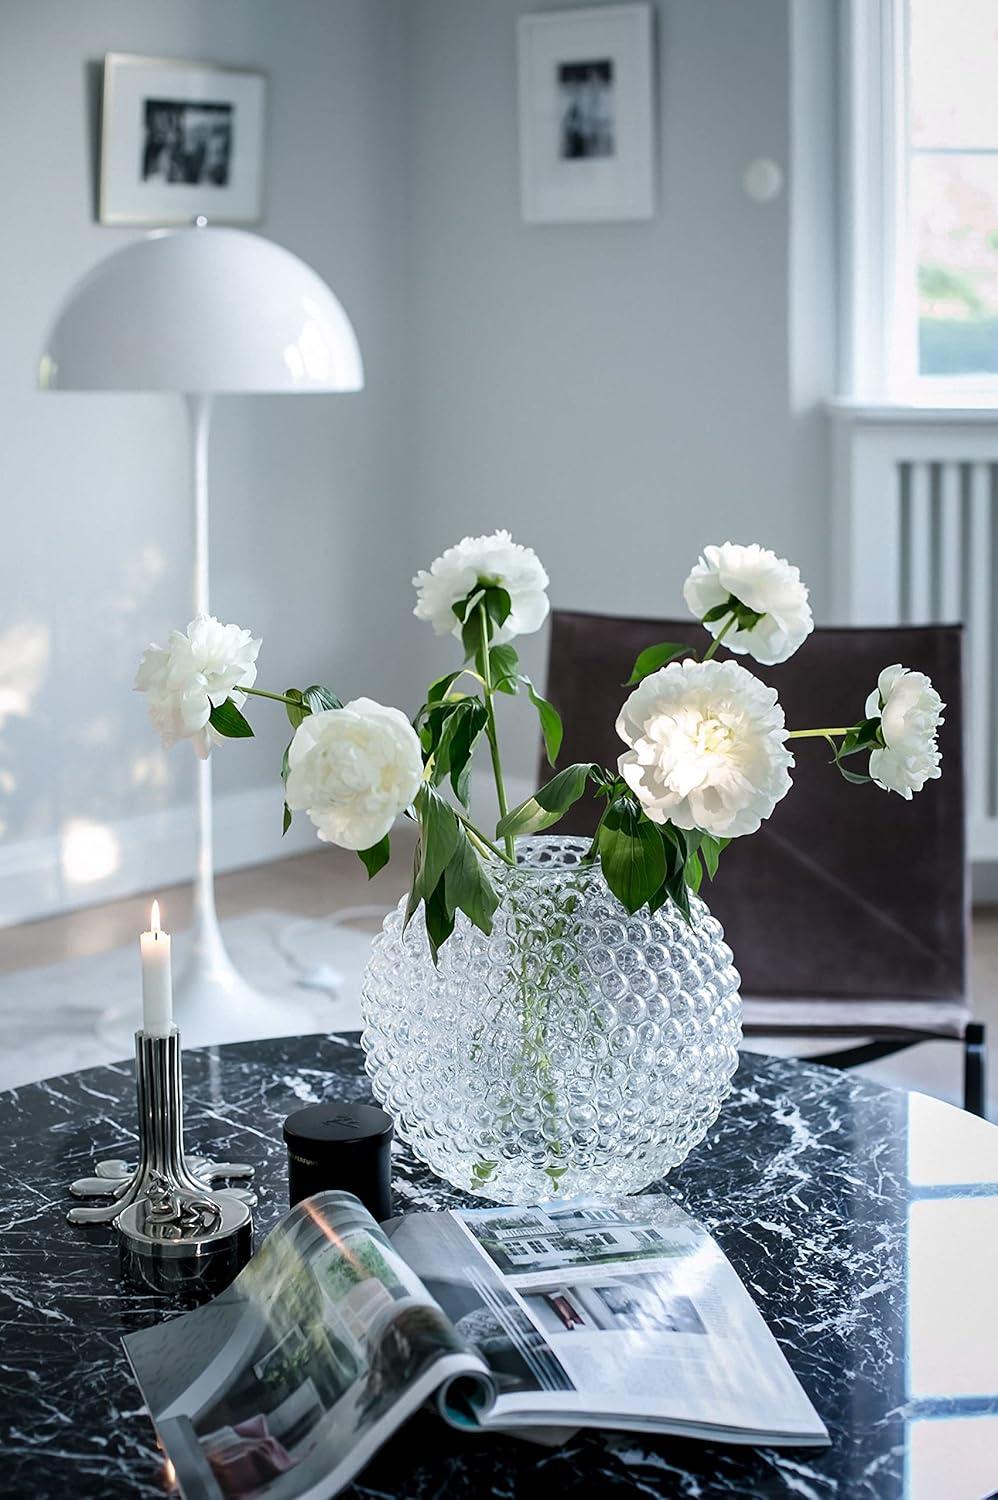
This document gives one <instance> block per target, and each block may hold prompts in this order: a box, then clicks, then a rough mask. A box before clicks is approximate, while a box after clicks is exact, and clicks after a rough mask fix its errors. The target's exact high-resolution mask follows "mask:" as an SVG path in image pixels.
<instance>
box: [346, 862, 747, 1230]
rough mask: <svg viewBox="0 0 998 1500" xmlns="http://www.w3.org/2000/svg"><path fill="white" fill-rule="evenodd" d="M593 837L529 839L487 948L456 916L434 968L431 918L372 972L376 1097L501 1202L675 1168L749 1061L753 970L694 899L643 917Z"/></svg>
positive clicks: (404, 1127)
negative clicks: (622, 897) (609, 878)
mask: <svg viewBox="0 0 998 1500" xmlns="http://www.w3.org/2000/svg"><path fill="white" fill-rule="evenodd" d="M588 847H589V840H588V839H582V838H568V837H553V836H547V837H543V836H542V837H539V838H531V839H521V840H520V841H519V844H518V846H517V859H518V863H517V866H516V868H515V869H509V868H504V869H503V871H502V873H501V874H500V875H499V876H498V877H497V888H498V889H499V890H500V892H501V897H502V899H501V904H500V906H499V909H498V910H497V912H496V914H495V921H494V927H493V932H492V935H491V936H490V937H486V936H485V935H484V934H483V933H481V932H479V930H478V929H477V928H476V927H474V926H472V924H471V923H470V922H469V921H468V920H467V919H466V918H465V917H464V916H463V914H461V913H460V912H459V913H458V919H457V925H456V927H455V929H454V933H453V935H452V937H451V938H450V939H449V940H448V941H447V942H446V943H445V944H444V946H443V948H442V949H441V952H440V963H439V967H436V968H435V967H434V965H433V961H432V959H431V957H430V952H429V947H428V944H427V940H426V929H425V926H424V923H423V916H422V907H420V909H419V911H418V912H417V913H416V915H415V916H414V917H413V919H412V921H411V922H410V923H409V926H408V928H407V929H406V931H405V932H404V933H403V930H402V920H403V914H404V910H405V901H404V900H403V901H400V902H399V905H398V908H397V909H396V910H395V911H393V912H390V913H389V915H388V917H387V918H386V919H385V924H384V927H383V929H382V931H381V932H380V934H379V935H378V936H377V937H376V938H375V940H374V946H373V950H372V953H371V957H370V960H369V962H368V965H367V970H366V973H365V976H364V991H363V995H364V998H363V1012H364V1021H365V1031H364V1036H363V1044H364V1048H365V1051H366V1053H367V1071H368V1073H369V1074H370V1077H371V1082H372V1086H373V1089H374V1093H375V1095H376V1097H377V1098H378V1099H379V1100H380V1101H381V1103H382V1104H383V1105H384V1106H385V1108H386V1109H387V1110H389V1112H390V1113H391V1114H392V1115H393V1116H394V1119H395V1125H396V1129H397V1131H398V1133H399V1135H400V1136H401V1137H402V1138H403V1140H405V1141H408V1143H409V1145H410V1146H411V1147H412V1150H413V1151H414V1152H415V1154H416V1155H417V1156H418V1157H419V1158H420V1160H422V1161H424V1162H426V1163H427V1165H428V1166H430V1167H431V1168H432V1169H433V1171H435V1172H437V1173H438V1174H439V1175H440V1176H441V1177H444V1178H446V1179H447V1180H448V1181H449V1182H451V1183H453V1184H454V1185H455V1187H459V1188H462V1189H464V1190H466V1191H470V1192H472V1193H477V1194H480V1195H481V1196H482V1197H485V1198H491V1199H494V1200H496V1201H497V1202H501V1203H531V1202H537V1201H538V1200H540V1199H543V1198H550V1197H551V1196H552V1195H553V1194H555V1193H557V1194H559V1195H573V1194H580V1193H596V1192H599V1193H609V1192H615V1193H630V1192H637V1191H638V1190H639V1189H640V1188H643V1187H646V1186H647V1184H648V1183H650V1182H653V1181H655V1179H656V1178H659V1177H661V1176H663V1175H664V1174H665V1173H666V1172H668V1171H669V1170H670V1169H671V1168H672V1167H674V1166H676V1165H677V1164H678V1163H679V1162H681V1161H682V1160H683V1158H684V1157H685V1156H686V1155H687V1153H688V1152H689V1151H690V1150H691V1148H692V1147H693V1146H695V1145H696V1143H697V1142H698V1141H699V1140H701V1139H702V1138H703V1136H704V1135H705V1133H706V1131H707V1130H708V1128H709V1126H710V1125H711V1124H712V1122H713V1121H714V1119H715V1118H716V1117H717V1114H718V1111H719V1109H720V1106H721V1101H722V1099H723V1098H724V1096H725V1094H726V1093H727V1092H728V1090H729V1088H730V1086H731V1076H732V1074H733V1073H734V1071H735V1069H736V1067H737V1066H738V1054H737V1051H736V1048H737V1045H738V1042H739V1039H740V1037H741V1002H740V1000H739V996H738V983H739V980H738V974H737V973H736V971H735V969H734V968H733V966H732V962H731V959H732V955H731V950H730V948H729V947H728V946H727V944H726V943H725V942H724V934H723V932H722V931H721V925H720V923H719V922H718V921H717V920H716V918H714V917H712V916H711V914H710V912H709V911H708V909H707V907H706V905H705V904H704V903H703V901H701V900H700V899H699V898H698V897H695V896H693V895H691V897H690V906H691V909H692V918H693V921H692V926H690V925H688V924H687V923H686V922H685V921H684V919H683V918H682V916H681V915H680V914H679V912H678V911H677V910H676V909H675V907H674V906H673V905H672V903H671V902H666V904H665V905H664V906H663V907H661V908H660V909H659V910H658V911H657V912H656V913H655V914H654V916H649V915H648V912H647V910H645V911H643V912H641V913H639V914H638V915H637V916H629V915H628V913H627V912H626V911H625V910H624V908H623V907H622V906H621V905H620V903H619V902H618V901H617V899H616V897H615V896H613V895H611V893H610V891H609V890H608V888H607V885H606V882H605V880H604V879H603V875H602V872H601V870H600V868H599V865H598V864H596V865H591V864H582V863H581V860H582V856H583V855H584V854H585V852H586V850H587V849H588Z"/></svg>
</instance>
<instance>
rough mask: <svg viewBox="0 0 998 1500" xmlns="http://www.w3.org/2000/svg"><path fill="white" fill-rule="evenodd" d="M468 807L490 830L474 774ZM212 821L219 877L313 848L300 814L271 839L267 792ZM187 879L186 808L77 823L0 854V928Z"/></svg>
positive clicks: (522, 793)
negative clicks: (475, 807)
mask: <svg viewBox="0 0 998 1500" xmlns="http://www.w3.org/2000/svg"><path fill="white" fill-rule="evenodd" d="M534 790H535V788H534V786H533V784H532V783H530V782H529V781H528V780H527V778H526V777H518V776H513V777H510V778H509V783H508V787H507V791H508V794H509V801H510V805H511V806H514V807H515V806H516V804H517V803H519V802H522V801H523V800H524V798H526V797H529V796H530V793H531V792H532V791H534ZM473 801H474V803H475V804H476V805H478V806H479V808H480V811H479V814H478V815H479V817H480V819H481V822H482V826H483V827H486V826H494V823H495V815H494V813H493V812H492V811H491V808H492V804H493V803H494V801H495V792H494V790H493V788H492V780H491V776H490V775H489V773H488V772H487V771H485V770H484V769H483V770H481V771H476V772H475V775H474V781H473ZM214 815H215V816H214V825H215V869H216V870H217V871H219V872H221V871H223V870H240V869H244V868H245V867H246V866H248V865H259V864H265V863H266V862H267V861H268V860H272V859H280V858H282V857H283V856H285V855H288V854H298V853H300V852H301V851H302V850H303V849H314V848H315V847H317V845H316V835H315V830H314V828H313V827H312V825H311V823H310V822H309V821H308V819H307V818H306V817H305V816H304V814H299V816H298V817H296V818H295V821H294V823H293V824H292V825H291V827H290V828H289V830H288V833H287V836H286V837H285V838H282V837H281V803H280V797H279V795H278V794H275V791H274V788H273V786H266V787H259V788H256V789H254V790H253V791H248V792H230V793H229V794H228V795H226V796H220V797H216V798H215V805H214ZM193 874H194V806H193V804H192V803H187V804H182V805H181V806H179V807H171V808H166V809H164V810H163V811H161V812H155V813H143V814H141V815H139V816H137V817H133V818H121V819H118V820H115V821H111V822H102V821H99V820H97V819H80V820H78V821H76V822H73V823H69V824H67V825H66V826H65V827H64V828H63V830H62V832H61V833H59V834H51V835H49V836H47V837H44V838H36V839H21V840H12V841H10V842H8V843H5V844H0V928H4V927H11V926H13V925H14V924H15V923H16V922H30V921H33V920H34V919H35V918H37V917H49V916H53V915H55V914H57V913H60V912H66V911H76V910H78V909H79V908H80V907H84V906H94V905H96V904H97V903H98V902H101V901H117V900H120V899H121V898H122V897H125V896H134V895H135V894H136V893H137V892H139V891H153V890H156V889H158V888H165V887H166V886H170V885H178V884H179V883H180V882H182V881H185V880H190V879H191V878H192V877H193Z"/></svg>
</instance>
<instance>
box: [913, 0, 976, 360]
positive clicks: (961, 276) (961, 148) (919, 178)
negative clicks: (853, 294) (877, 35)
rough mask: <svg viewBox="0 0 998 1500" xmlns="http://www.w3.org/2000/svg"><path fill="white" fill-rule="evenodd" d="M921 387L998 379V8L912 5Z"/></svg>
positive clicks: (962, 0)
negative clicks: (925, 381) (927, 382)
mask: <svg viewBox="0 0 998 1500" xmlns="http://www.w3.org/2000/svg"><path fill="white" fill-rule="evenodd" d="M908 5H909V24H908V31H909V45H908V58H909V63H908V90H907V94H908V105H907V167H908V233H909V236H910V243H911V258H912V260H913V262H914V270H915V278H916V308H917V325H918V326H917V369H918V375H919V376H921V377H929V378H934V377H950V376H958V377H962V378H963V379H966V378H968V377H970V378H973V377H981V376H983V377H989V378H990V379H994V378H995V377H998V0H908Z"/></svg>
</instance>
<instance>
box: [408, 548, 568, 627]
mask: <svg viewBox="0 0 998 1500" xmlns="http://www.w3.org/2000/svg"><path fill="white" fill-rule="evenodd" d="M479 584H486V585H488V584H492V585H499V586H500V587H501V588H504V589H505V590H506V592H507V593H508V594H509V597H510V603H511V606H512V607H511V609H510V612H509V617H508V619H507V620H506V622H505V623H504V624H503V625H502V626H500V627H499V628H498V629H496V630H494V631H493V635H492V643H493V645H497V646H498V645H501V644H502V643H503V642H504V641H511V640H512V639H513V637H514V636H517V635H530V634H531V633H532V632H533V631H535V630H540V628H541V626H542V625H543V624H544V621H545V620H546V619H547V614H548V610H549V608H550V605H549V604H548V597H547V594H546V593H545V589H546V588H547V586H548V575H547V574H546V573H545V571H544V568H543V566H542V564H541V560H540V558H539V557H538V556H537V553H536V552H534V550H533V549H532V548H531V547H521V546H520V545H519V543H518V542H514V541H513V539H512V537H511V536H510V534H509V532H508V531H494V532H493V533H492V535H491V536H466V537H465V538H464V540H463V541H462V542H458V544H457V546H456V547H448V548H447V551H446V552H445V553H444V554H443V555H442V556H441V557H438V558H437V560H436V562H435V563H432V564H431V566H430V571H429V572H428V573H427V572H426V571H425V570H423V571H421V572H419V573H417V574H416V576H415V578H414V579H413V580H412V586H413V588H414V589H415V590H416V593H417V596H418V597H417V600H416V608H415V609H414V610H413V614H414V615H415V616H416V618H417V620H429V621H431V622H432V625H433V628H434V630H435V631H436V633H437V635H455V636H457V638H458V640H460V639H461V623H460V621H459V620H458V618H457V616H456V615H455V614H454V605H455V604H457V603H458V602H459V601H460V600H461V599H466V598H467V597H468V595H469V594H470V593H471V591H472V590H473V589H474V588H476V587H477V586H478V585H479Z"/></svg>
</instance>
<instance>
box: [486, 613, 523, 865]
mask: <svg viewBox="0 0 998 1500" xmlns="http://www.w3.org/2000/svg"><path fill="white" fill-rule="evenodd" d="M478 619H479V623H480V626H481V632H482V696H483V698H484V699H485V714H486V720H485V733H486V736H487V737H488V741H489V752H490V754H491V756H492V775H493V777H494V778H495V784H496V798H497V800H498V802H499V817H500V818H504V817H505V816H506V813H507V811H508V808H507V806H506V784H505V782H504V781H503V779H502V762H501V760H500V759H499V736H498V734H497V732H496V713H495V703H494V696H495V695H494V692H493V689H492V663H491V661H490V660H489V617H488V614H487V612H486V609H485V605H484V604H480V605H479V606H478ZM503 842H504V844H505V846H506V858H507V859H508V860H509V862H510V864H514V863H515V860H516V850H515V848H514V845H513V836H512V834H509V833H507V834H506V837H505V839H504V840H503Z"/></svg>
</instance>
